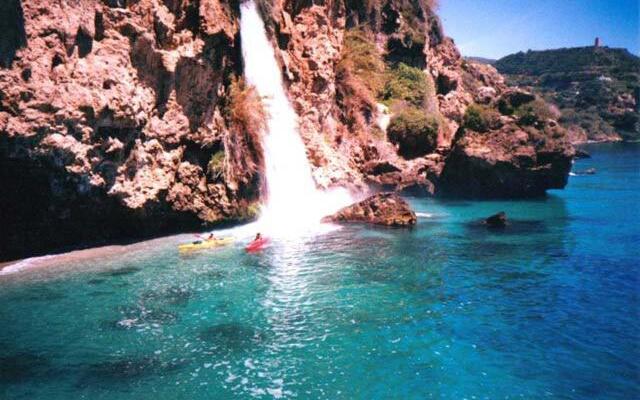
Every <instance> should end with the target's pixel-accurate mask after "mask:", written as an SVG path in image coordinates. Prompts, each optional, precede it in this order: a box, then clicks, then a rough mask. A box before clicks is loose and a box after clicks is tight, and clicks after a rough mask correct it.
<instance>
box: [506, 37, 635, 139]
mask: <svg viewBox="0 0 640 400" xmlns="http://www.w3.org/2000/svg"><path fill="white" fill-rule="evenodd" d="M495 67H496V68H497V69H498V71H500V72H501V73H503V74H505V75H506V76H507V77H508V80H509V83H510V84H513V85H518V86H521V87H530V88H531V89H532V90H533V91H534V92H536V93H539V94H540V95H542V96H543V97H544V98H545V99H546V100H548V101H551V102H553V103H555V104H556V105H557V106H558V107H559V109H560V112H561V113H562V117H561V118H560V122H561V123H563V124H565V125H567V126H568V127H569V128H570V129H572V130H574V131H577V132H581V131H585V132H586V136H587V138H588V139H596V140H597V139H608V138H609V139H611V138H615V137H617V135H618V134H619V135H621V136H622V137H624V138H627V139H638V138H640V126H639V121H640V118H639V113H638V100H639V97H640V58H638V57H636V56H635V55H633V54H631V53H629V52H628V51H627V50H624V49H611V48H607V47H578V48H567V49H557V50H545V51H528V52H526V53H524V52H520V53H517V54H512V55H509V56H507V57H504V58H502V59H500V60H498V61H496V63H495ZM582 139H585V138H584V137H583V138H582Z"/></svg>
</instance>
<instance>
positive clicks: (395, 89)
mask: <svg viewBox="0 0 640 400" xmlns="http://www.w3.org/2000/svg"><path fill="white" fill-rule="evenodd" d="M427 90H428V87H427V79H426V76H425V73H424V71H422V70H421V69H419V68H415V67H410V66H408V65H406V64H404V63H399V64H398V65H397V66H395V67H394V68H392V69H390V70H389V71H388V73H387V82H386V84H385V86H384V90H383V92H382V98H383V100H385V102H387V103H390V102H392V101H394V100H402V101H405V102H407V103H409V104H411V105H413V106H415V107H422V105H423V103H424V101H425V97H426V94H427Z"/></svg>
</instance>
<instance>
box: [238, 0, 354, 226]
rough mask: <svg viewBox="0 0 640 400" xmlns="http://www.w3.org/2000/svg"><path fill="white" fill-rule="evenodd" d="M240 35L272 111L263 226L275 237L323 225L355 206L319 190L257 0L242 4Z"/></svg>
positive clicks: (251, 73) (248, 71)
mask: <svg viewBox="0 0 640 400" xmlns="http://www.w3.org/2000/svg"><path fill="white" fill-rule="evenodd" d="M240 12H241V17H240V37H241V41H242V57H243V60H244V74H245V79H246V80H247V82H248V83H249V84H251V85H254V86H255V87H256V89H257V91H258V93H259V95H260V96H261V97H262V99H263V103H264V104H265V106H266V109H267V111H268V114H269V116H268V121H267V130H268V132H266V134H265V135H264V138H263V142H262V145H263V149H264V155H265V173H266V183H267V184H266V187H267V203H266V206H265V207H264V208H263V210H262V216H261V218H260V222H261V225H263V226H264V229H265V230H267V231H268V232H269V233H270V234H278V233H290V232H292V231H299V230H301V229H303V230H304V229H307V228H308V227H309V226H312V225H317V224H318V223H319V222H320V219H321V218H322V217H323V216H325V215H328V214H331V213H333V212H335V211H337V210H338V209H339V208H341V207H344V206H346V205H348V204H350V203H351V197H350V196H349V195H348V193H347V191H346V190H334V191H330V192H324V191H320V190H318V189H317V188H316V184H315V181H314V180H313V176H312V174H311V166H310V164H309V160H308V159H307V156H306V151H305V146H304V143H303V142H302V139H301V137H300V135H299V133H298V122H297V115H296V113H295V111H294V110H293V108H292V106H291V104H290V102H289V99H288V98H287V95H286V94H285V91H284V86H283V82H282V75H281V71H280V67H279V66H278V63H277V61H276V57H275V53H274V49H273V46H272V45H271V42H270V41H269V39H268V38H267V34H266V31H265V28H264V23H263V21H262V18H261V17H260V14H259V13H258V10H257V7H256V5H255V3H254V1H253V0H249V1H245V2H243V3H242V4H241V5H240Z"/></svg>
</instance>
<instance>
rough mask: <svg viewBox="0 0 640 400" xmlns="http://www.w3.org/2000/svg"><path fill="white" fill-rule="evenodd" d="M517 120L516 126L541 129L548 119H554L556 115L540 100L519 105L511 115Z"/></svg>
mask: <svg viewBox="0 0 640 400" xmlns="http://www.w3.org/2000/svg"><path fill="white" fill-rule="evenodd" d="M513 114H514V115H515V116H516V117H517V118H518V124H520V125H523V126H535V127H538V128H539V127H541V126H542V125H544V122H545V121H547V120H548V119H556V118H557V115H556V114H555V113H554V112H553V111H552V110H551V108H550V107H549V105H548V104H547V103H546V102H545V101H544V100H542V99H540V98H536V99H535V100H534V101H532V102H529V103H526V104H523V105H521V106H520V107H518V108H516V109H515V111H514V113H513Z"/></svg>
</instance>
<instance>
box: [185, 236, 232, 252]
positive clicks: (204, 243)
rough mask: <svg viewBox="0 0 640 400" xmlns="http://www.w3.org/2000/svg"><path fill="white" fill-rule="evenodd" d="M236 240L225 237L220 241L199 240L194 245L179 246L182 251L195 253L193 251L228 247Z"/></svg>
mask: <svg viewBox="0 0 640 400" xmlns="http://www.w3.org/2000/svg"><path fill="white" fill-rule="evenodd" d="M234 240H235V239H234V238H232V237H230V236H229V237H224V238H220V239H211V240H198V241H197V242H193V243H185V244H181V245H180V246H178V250H180V251H193V250H203V249H211V248H214V247H220V246H226V245H228V244H231V243H233V241H234Z"/></svg>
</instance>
